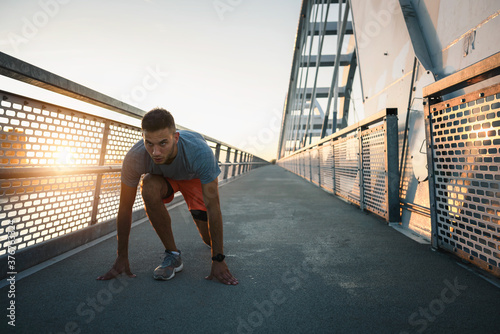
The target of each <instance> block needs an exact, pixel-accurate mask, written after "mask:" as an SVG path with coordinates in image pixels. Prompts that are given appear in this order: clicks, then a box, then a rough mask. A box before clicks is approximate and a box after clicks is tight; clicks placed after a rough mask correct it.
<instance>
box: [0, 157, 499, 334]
mask: <svg viewBox="0 0 500 334" xmlns="http://www.w3.org/2000/svg"><path fill="white" fill-rule="evenodd" d="M221 201H222V208H223V216H224V221H225V247H226V248H225V250H226V253H227V255H228V257H227V262H228V265H229V267H230V269H231V271H232V272H233V274H234V275H235V276H236V277H237V278H238V279H239V280H240V284H239V285H238V286H223V285H222V284H216V283H214V282H210V281H206V280H204V279H203V278H204V277H205V276H206V275H207V274H208V273H209V269H210V266H209V265H210V261H209V258H210V250H209V249H208V248H206V247H205V246H204V245H203V244H202V242H201V239H200V238H199V236H198V234H197V231H196V228H195V226H194V224H193V223H192V221H191V219H190V216H189V214H188V212H187V209H186V207H185V205H184V204H182V205H180V206H178V207H176V208H173V209H171V210H170V212H171V216H172V218H173V220H174V227H173V228H174V234H175V236H176V242H177V245H178V247H180V248H181V250H182V251H183V261H184V270H183V271H182V272H181V273H179V274H178V275H177V276H176V277H175V278H174V279H173V280H171V281H168V282H163V281H160V282H159V281H155V280H153V278H152V271H153V269H154V268H155V267H156V266H157V265H158V264H159V263H160V262H161V261H162V253H163V250H162V247H161V243H160V241H159V239H158V238H157V236H156V234H155V232H154V230H153V229H152V227H151V226H150V224H149V223H148V222H146V223H143V224H140V225H138V226H136V227H134V228H133V230H132V234H131V239H130V261H131V268H132V271H133V272H134V273H135V274H137V277H136V278H134V279H131V278H122V279H119V280H113V281H108V282H103V281H97V280H95V278H96V277H97V276H98V275H100V274H103V273H104V272H105V271H107V270H108V269H109V267H110V266H111V264H112V263H113V261H114V256H115V252H116V241H115V238H110V239H108V240H106V241H104V242H102V243H99V244H97V245H96V246H93V247H91V248H88V249H86V250H84V251H82V252H80V253H78V254H76V255H73V256H71V257H69V258H67V259H65V260H63V261H61V262H58V263H56V264H54V265H52V266H50V267H48V268H46V269H44V270H41V271H39V272H37V273H34V274H32V275H30V276H28V277H26V278H24V279H22V280H19V281H17V282H16V285H15V289H16V295H15V299H14V300H15V302H16V304H15V307H16V309H15V313H16V322H15V324H16V328H15V329H16V331H12V332H19V333H21V332H23V333H25V332H26V333H27V332H35V331H36V332H45V333H132V332H135V333H404V332H411V333H413V332H417V331H420V332H421V331H422V330H426V333H452V332H460V333H471V332H477V333H492V332H497V331H498V328H500V317H499V314H498V312H499V310H500V289H499V288H497V287H496V286H494V285H493V284H491V283H489V282H487V281H486V280H484V279H482V278H481V277H479V276H478V275H476V274H474V273H472V272H471V271H470V270H467V269H466V268H464V267H462V266H459V265H457V261H456V260H455V259H454V258H452V257H451V256H449V255H447V254H443V253H440V252H433V251H431V250H430V246H429V245H425V244H420V243H417V242H415V241H413V240H411V239H410V238H407V237H405V236H404V235H402V234H400V233H398V232H397V231H395V230H394V229H392V228H390V227H388V226H387V225H386V224H385V222H383V221H382V220H381V219H379V218H377V217H375V216H373V215H370V214H366V213H364V212H362V211H360V210H359V209H358V208H356V207H355V206H352V205H349V204H347V203H345V202H343V201H341V200H339V199H337V198H336V197H334V196H331V195H329V194H327V193H325V192H323V191H322V190H320V189H319V188H317V187H315V186H314V185H311V184H309V183H307V182H306V181H304V180H302V179H301V178H299V177H297V176H295V175H293V174H292V173H289V172H287V171H285V170H284V169H281V168H280V167H277V166H268V167H263V168H259V169H257V170H255V171H253V172H251V173H249V174H248V175H246V176H243V177H242V178H240V179H238V180H236V181H234V182H231V183H229V184H227V185H225V186H223V187H222V188H221ZM7 293H8V287H4V288H2V289H1V290H0V300H1V301H2V303H1V305H2V309H3V313H4V314H3V315H2V318H3V319H2V321H1V325H0V332H1V333H6V330H5V329H8V328H10V327H9V326H8V324H7V321H9V319H8V318H6V317H5V315H6V314H8V312H9V311H7V310H6V305H7V302H8V300H7ZM9 300H12V299H9Z"/></svg>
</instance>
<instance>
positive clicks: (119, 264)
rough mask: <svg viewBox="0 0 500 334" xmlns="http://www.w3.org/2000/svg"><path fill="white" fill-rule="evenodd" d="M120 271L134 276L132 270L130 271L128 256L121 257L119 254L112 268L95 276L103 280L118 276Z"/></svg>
mask: <svg viewBox="0 0 500 334" xmlns="http://www.w3.org/2000/svg"><path fill="white" fill-rule="evenodd" d="M122 273H125V274H127V276H128V277H135V276H136V275H135V274H132V272H131V271H130V265H129V262H128V258H123V257H120V256H119V257H117V258H116V260H115V263H114V264H113V268H111V270H110V271H108V272H107V273H106V274H104V275H102V276H99V277H97V279H98V280H102V281H105V280H109V279H112V278H116V276H119V275H120V274H122Z"/></svg>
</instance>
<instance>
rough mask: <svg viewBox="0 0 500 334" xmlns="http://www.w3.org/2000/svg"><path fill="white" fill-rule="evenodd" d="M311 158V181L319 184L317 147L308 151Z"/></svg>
mask: <svg viewBox="0 0 500 334" xmlns="http://www.w3.org/2000/svg"><path fill="white" fill-rule="evenodd" d="M309 154H310V159H311V182H312V183H314V184H316V185H319V184H320V181H321V180H320V169H319V148H316V149H313V150H311V151H309Z"/></svg>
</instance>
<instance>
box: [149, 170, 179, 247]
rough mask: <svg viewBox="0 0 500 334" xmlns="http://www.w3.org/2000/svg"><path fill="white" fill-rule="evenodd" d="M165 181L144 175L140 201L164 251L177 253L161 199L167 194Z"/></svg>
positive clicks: (161, 178) (165, 209) (154, 176)
mask: <svg viewBox="0 0 500 334" xmlns="http://www.w3.org/2000/svg"><path fill="white" fill-rule="evenodd" d="M168 192H169V187H168V185H167V181H165V179H164V178H163V177H162V176H159V175H152V174H146V175H145V176H144V179H143V181H142V199H143V200H144V207H145V209H146V213H147V215H148V218H149V221H150V222H151V225H153V228H154V229H155V231H156V234H158V237H160V240H161V242H162V243H163V246H164V247H165V250H168V251H176V252H177V251H178V249H177V246H176V245H175V240H174V235H173V233H172V220H171V219H170V215H169V214H168V211H167V208H166V207H165V204H164V203H163V198H165V197H167V196H168V195H169V194H168Z"/></svg>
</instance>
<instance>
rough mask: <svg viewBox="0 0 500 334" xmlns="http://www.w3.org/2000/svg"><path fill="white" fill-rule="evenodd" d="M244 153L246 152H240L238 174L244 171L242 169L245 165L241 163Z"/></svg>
mask: <svg viewBox="0 0 500 334" xmlns="http://www.w3.org/2000/svg"><path fill="white" fill-rule="evenodd" d="M243 154H244V153H243V152H240V161H239V162H240V164H239V165H238V175H240V174H241V173H242V172H241V170H242V166H243V165H242V164H241V163H242V162H243Z"/></svg>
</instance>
